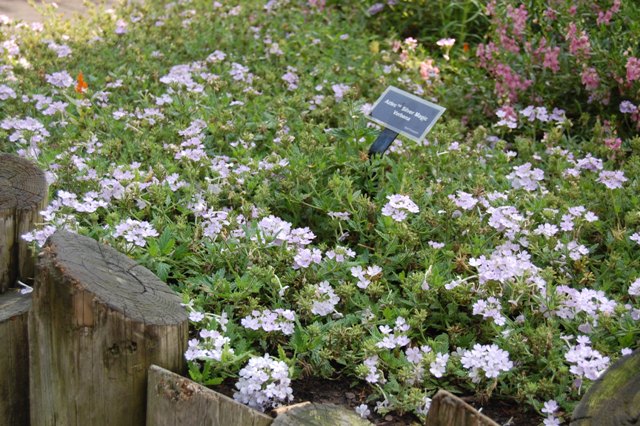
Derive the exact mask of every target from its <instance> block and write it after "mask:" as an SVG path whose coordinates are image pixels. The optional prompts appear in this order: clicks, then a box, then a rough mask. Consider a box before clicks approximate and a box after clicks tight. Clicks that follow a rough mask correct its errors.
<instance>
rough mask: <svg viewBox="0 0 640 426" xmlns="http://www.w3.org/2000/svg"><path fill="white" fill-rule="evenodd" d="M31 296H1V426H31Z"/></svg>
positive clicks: (13, 294)
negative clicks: (29, 330)
mask: <svg viewBox="0 0 640 426" xmlns="http://www.w3.org/2000/svg"><path fill="white" fill-rule="evenodd" d="M29 308H31V295H28V294H20V293H19V292H17V291H9V292H7V293H5V294H2V295H0V347H1V348H2V349H0V378H1V379H0V424H3V425H11V426H27V425H28V424H29V340H28V336H27V331H28V329H27V319H28V316H29V315H28V314H29Z"/></svg>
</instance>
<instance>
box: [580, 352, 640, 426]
mask: <svg viewBox="0 0 640 426" xmlns="http://www.w3.org/2000/svg"><path fill="white" fill-rule="evenodd" d="M639 423H640V349H639V350H636V351H635V352H633V353H632V354H630V355H627V356H625V357H623V358H621V359H620V360H618V361H617V362H616V363H615V364H613V365H612V366H610V367H609V368H608V369H607V370H606V371H605V372H604V373H603V374H602V375H601V376H600V377H599V378H598V380H596V381H595V382H594V383H593V384H592V385H591V387H590V388H589V390H588V391H587V393H585V394H584V396H583V397H582V399H581V400H580V403H579V404H578V405H577V406H576V408H575V409H574V410H573V415H572V418H571V423H570V424H571V426H623V425H633V424H639Z"/></svg>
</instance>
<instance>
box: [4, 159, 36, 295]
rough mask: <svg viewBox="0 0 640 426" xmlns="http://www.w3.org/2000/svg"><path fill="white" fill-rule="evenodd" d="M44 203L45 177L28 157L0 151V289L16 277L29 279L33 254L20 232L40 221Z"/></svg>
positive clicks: (12, 282)
mask: <svg viewBox="0 0 640 426" xmlns="http://www.w3.org/2000/svg"><path fill="white" fill-rule="evenodd" d="M46 203H47V181H46V180H45V178H44V173H43V172H42V170H40V169H38V168H37V167H36V166H35V165H34V164H32V163H30V162H29V161H27V160H25V159H23V158H20V157H16V156H13V155H9V154H0V293H4V292H5V291H7V289H8V288H10V287H15V283H16V280H18V279H21V280H22V281H25V282H27V283H28V284H30V283H31V280H32V278H33V266H34V260H33V255H32V254H31V253H29V245H28V244H27V242H26V241H23V240H22V239H21V238H20V236H21V235H23V234H25V233H27V232H29V231H31V230H32V229H33V227H34V224H35V223H37V222H39V221H40V211H41V210H44V208H45V206H46Z"/></svg>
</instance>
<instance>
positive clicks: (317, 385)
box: [215, 377, 543, 426]
mask: <svg viewBox="0 0 640 426" xmlns="http://www.w3.org/2000/svg"><path fill="white" fill-rule="evenodd" d="M234 383H235V381H234V380H227V381H225V382H224V383H222V384H221V385H219V386H216V387H215V390H216V391H218V392H220V393H223V394H225V395H227V396H229V397H232V398H233V392H234V391H235V389H234ZM292 388H293V395H294V396H295V400H294V401H293V402H291V403H292V404H297V403H300V402H304V401H311V402H317V403H327V404H336V405H342V406H344V407H348V408H351V409H353V408H355V407H357V406H358V405H360V404H363V403H365V402H366V399H367V396H368V394H369V391H368V389H367V387H366V386H356V387H350V386H349V382H348V381H346V380H327V379H318V378H314V377H309V378H305V379H302V380H295V381H294V382H293V383H292ZM462 399H463V400H464V401H465V402H467V403H468V404H470V405H472V406H473V407H475V408H476V409H477V410H479V411H481V412H482V413H483V414H484V415H486V416H488V417H490V418H491V419H493V420H494V421H495V422H497V423H498V424H500V425H503V426H538V425H539V424H541V423H542V420H543V419H542V417H540V415H539V414H537V413H536V412H534V411H532V410H530V409H528V408H526V407H524V406H520V405H518V404H516V403H514V402H506V401H500V400H495V399H492V400H490V401H489V402H488V403H487V404H484V405H483V404H480V403H478V402H477V401H476V400H475V399H474V398H473V397H462ZM369 408H370V410H371V412H372V416H371V417H369V420H370V421H372V422H373V423H374V424H376V425H380V426H401V425H403V426H404V425H420V424H421V423H420V420H419V419H418V417H416V416H414V415H412V414H404V415H402V416H401V415H398V414H394V413H391V414H388V415H386V416H379V415H377V414H376V413H375V412H374V411H373V409H372V407H371V404H370V405H369Z"/></svg>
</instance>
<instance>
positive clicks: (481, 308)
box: [473, 296, 506, 326]
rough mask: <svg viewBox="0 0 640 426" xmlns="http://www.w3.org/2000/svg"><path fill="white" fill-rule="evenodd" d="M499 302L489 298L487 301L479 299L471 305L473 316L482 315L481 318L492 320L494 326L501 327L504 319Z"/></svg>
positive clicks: (504, 321)
mask: <svg viewBox="0 0 640 426" xmlns="http://www.w3.org/2000/svg"><path fill="white" fill-rule="evenodd" d="M501 311H502V305H501V304H500V301H499V300H498V299H496V298H495V297H493V296H491V297H489V298H487V299H479V300H478V301H476V302H475V303H474V304H473V315H482V317H483V318H493V322H494V323H495V324H496V325H499V326H503V325H504V324H505V323H506V318H505V317H504V316H503V315H502V313H501Z"/></svg>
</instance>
